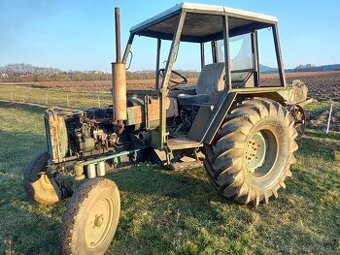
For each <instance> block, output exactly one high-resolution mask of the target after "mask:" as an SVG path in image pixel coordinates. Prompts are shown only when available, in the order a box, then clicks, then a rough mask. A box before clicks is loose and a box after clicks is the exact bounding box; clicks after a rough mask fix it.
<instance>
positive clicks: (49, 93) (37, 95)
mask: <svg viewBox="0 0 340 255" xmlns="http://www.w3.org/2000/svg"><path fill="white" fill-rule="evenodd" d="M98 99H99V100H98ZM0 100H7V101H14V102H25V103H33V104H40V105H47V106H50V107H52V106H56V107H64V108H74V109H86V108H88V107H98V106H99V105H100V106H102V107H103V106H108V105H110V104H112V97H111V95H110V93H95V92H92V93H85V92H67V91H61V90H52V89H41V88H31V87H25V86H16V85H15V84H11V85H8V84H0Z"/></svg>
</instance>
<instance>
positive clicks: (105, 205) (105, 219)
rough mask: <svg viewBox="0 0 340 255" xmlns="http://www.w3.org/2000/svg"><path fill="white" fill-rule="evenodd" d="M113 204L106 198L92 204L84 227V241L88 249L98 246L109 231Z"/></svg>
mask: <svg viewBox="0 0 340 255" xmlns="http://www.w3.org/2000/svg"><path fill="white" fill-rule="evenodd" d="M112 222H113V202H112V200H111V199H109V198H108V197H104V198H101V199H99V200H97V201H96V203H94V205H93V207H92V209H91V211H90V212H89V214H88V217H87V222H86V226H85V240H86V244H87V245H88V247H89V248H96V247H98V246H100V245H101V244H102V243H103V242H104V241H105V239H106V237H107V236H108V234H109V233H110V231H111V225H112Z"/></svg>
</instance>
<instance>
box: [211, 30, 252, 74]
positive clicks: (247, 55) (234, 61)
mask: <svg viewBox="0 0 340 255" xmlns="http://www.w3.org/2000/svg"><path fill="white" fill-rule="evenodd" d="M229 42H230V43H229V47H230V63H231V71H232V72H233V71H242V70H249V69H254V54H253V51H252V43H251V34H244V35H240V36H235V37H232V38H230V41H229ZM218 62H224V43H223V41H222V40H221V41H218Z"/></svg>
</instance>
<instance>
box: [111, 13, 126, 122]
mask: <svg viewBox="0 0 340 255" xmlns="http://www.w3.org/2000/svg"><path fill="white" fill-rule="evenodd" d="M115 28H116V29H115V34H116V62H114V63H112V103H113V121H116V122H119V121H123V120H126V119H127V111H126V106H127V100H126V70H125V63H122V59H121V39H120V10H119V8H118V7H116V8H115Z"/></svg>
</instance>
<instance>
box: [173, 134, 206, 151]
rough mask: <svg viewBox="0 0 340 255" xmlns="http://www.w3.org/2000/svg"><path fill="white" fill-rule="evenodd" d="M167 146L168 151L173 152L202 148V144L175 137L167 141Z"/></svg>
mask: <svg viewBox="0 0 340 255" xmlns="http://www.w3.org/2000/svg"><path fill="white" fill-rule="evenodd" d="M167 145H168V147H169V149H170V150H172V151H175V150H181V149H192V148H199V147H202V146H203V143H200V142H196V141H194V140H191V139H189V138H187V137H177V138H172V139H169V140H168V142H167Z"/></svg>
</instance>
